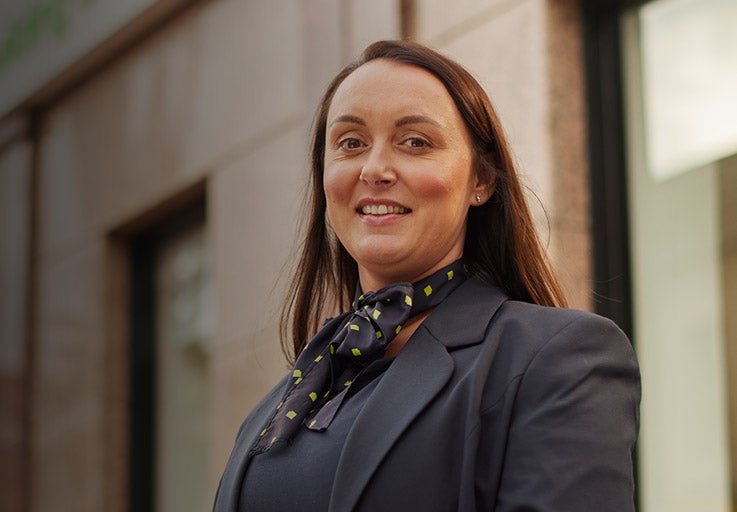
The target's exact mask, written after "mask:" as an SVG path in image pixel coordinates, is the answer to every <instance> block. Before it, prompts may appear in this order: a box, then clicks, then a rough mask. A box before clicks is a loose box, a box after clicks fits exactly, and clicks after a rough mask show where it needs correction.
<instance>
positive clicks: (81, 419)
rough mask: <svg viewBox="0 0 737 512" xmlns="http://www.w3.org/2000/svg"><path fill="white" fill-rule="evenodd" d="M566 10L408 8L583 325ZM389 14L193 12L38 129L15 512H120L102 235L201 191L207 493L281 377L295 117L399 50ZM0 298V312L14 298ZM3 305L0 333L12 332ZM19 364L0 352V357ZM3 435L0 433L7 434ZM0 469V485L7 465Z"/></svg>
mask: <svg viewBox="0 0 737 512" xmlns="http://www.w3.org/2000/svg"><path fill="white" fill-rule="evenodd" d="M575 4H576V2H574V1H573V0H555V1H554V0H549V1H547V2H546V1H543V0H485V1H471V0H463V1H459V2H446V1H441V0H417V1H416V2H415V3H414V16H415V18H414V23H413V24H411V25H412V26H414V30H415V31H416V34H415V35H416V37H417V38H418V39H420V40H421V41H425V42H427V43H430V44H431V45H433V46H435V47H438V48H439V49H441V50H442V51H445V52H447V53H448V54H449V55H451V56H453V57H456V58H458V59H459V60H460V61H461V62H463V63H464V64H466V65H467V66H468V67H469V68H470V69H471V71H472V72H473V73H475V74H476V76H478V77H479V79H480V80H481V81H482V83H483V84H484V85H485V86H486V87H487V89H488V90H489V92H490V94H491V97H492V100H493V101H494V103H495V105H496V106H497V108H498V109H499V112H500V114H501V117H502V120H503V122H504V123H505V125H506V127H507V129H508V131H509V135H510V138H511V141H512V144H513V146H514V149H515V151H516V154H517V156H518V158H519V160H520V165H521V169H522V171H523V174H524V177H525V181H526V183H528V184H529V185H530V187H531V188H532V189H533V190H534V191H535V192H536V193H537V195H539V196H540V198H541V200H542V201H543V203H544V205H545V208H546V210H547V211H548V214H549V216H550V221H551V228H552V232H551V235H550V238H551V242H550V244H551V248H552V251H553V257H554V259H555V262H556V265H557V266H558V268H559V269H560V270H561V271H562V276H563V280H564V284H565V286H566V288H567V290H568V291H569V292H571V298H572V303H573V304H574V305H576V306H579V307H588V305H589V296H588V290H589V289H590V286H589V282H588V280H589V270H588V258H589V254H588V235H587V228H588V224H587V222H588V221H587V219H588V215H587V212H586V211H585V210H586V201H585V196H586V194H585V173H586V169H585V154H584V149H583V148H584V141H583V122H584V121H583V112H582V110H583V108H582V102H583V95H582V92H581V90H582V84H581V56H580V44H581V42H580V34H579V30H580V29H579V26H578V24H579V20H578V17H577V11H576V10H575V8H574V7H575ZM399 6H400V2H399V0H380V1H375V2H373V1H372V2H363V1H360V0H344V1H341V0H302V1H299V2H295V1H294V0H277V1H269V0H259V1H247V2H244V1H239V0H211V1H208V2H200V3H198V4H197V5H196V6H195V7H193V8H189V9H188V10H186V11H185V12H184V13H183V14H182V15H180V16H179V17H178V18H176V19H175V20H174V21H173V22H171V23H169V24H167V25H166V26H164V27H162V28H161V30H159V31H157V32H156V33H155V34H154V35H153V36H151V37H149V38H147V39H146V40H144V41H142V42H141V43H140V44H138V45H136V46H135V47H133V48H132V49H130V50H129V51H127V52H126V53H125V54H124V55H122V56H121V57H120V58H118V59H117V60H116V61H114V62H113V63H111V64H109V65H107V66H106V67H104V68H103V69H101V70H100V72H99V73H98V74H97V75H95V76H94V77H92V78H90V79H88V80H86V81H85V82H84V83H83V84H82V85H80V86H79V87H77V88H75V89H74V90H73V91H71V92H70V93H69V94H67V95H66V96H64V97H62V98H59V99H58V101H57V102H56V103H54V104H53V105H52V106H51V108H49V109H47V110H45V111H44V112H43V115H42V117H41V125H40V127H41V138H40V145H39V148H38V150H39V168H38V172H39V175H38V190H37V193H38V197H39V202H38V207H39V210H38V226H37V232H36V233H37V237H38V246H37V250H36V252H35V253H34V254H32V255H30V256H31V258H32V259H31V260H30V261H32V262H33V265H34V267H35V268H36V270H37V272H36V274H35V281H34V286H35V288H34V293H35V297H36V301H35V304H34V308H33V311H32V314H33V317H34V325H35V326H36V328H35V336H34V340H35V341H34V344H35V354H34V366H33V374H32V377H33V381H32V384H33V385H32V390H33V395H32V396H33V402H32V420H33V421H32V425H33V429H32V431H31V432H30V440H31V445H32V450H31V452H32V454H33V456H32V459H31V461H30V462H31V464H32V477H33V478H32V482H31V484H32V489H31V495H32V498H33V499H32V510H38V511H41V510H51V509H53V510H57V511H66V510H69V511H75V512H77V511H82V512H84V511H90V512H91V511H97V510H110V511H122V510H125V509H126V471H127V466H126V464H127V461H126V454H127V449H128V448H127V444H126V421H127V416H126V410H127V409H126V407H127V405H126V404H127V402H126V400H127V386H128V383H127V376H126V373H125V371H126V364H127V338H126V336H127V332H126V318H127V317H126V314H127V306H126V293H127V274H126V262H125V243H124V237H123V239H121V238H120V237H119V236H117V235H116V236H115V237H111V234H113V233H118V232H119V229H120V228H121V227H125V226H128V227H130V226H136V225H140V224H141V222H144V223H145V218H146V216H147V214H148V213H150V212H152V211H155V210H156V209H157V208H158V207H159V206H160V205H162V204H165V203H167V201H169V200H170V199H171V198H173V197H176V196H177V195H179V194H180V193H181V192H182V191H183V190H187V189H190V188H191V187H193V186H197V184H198V183H203V182H204V183H205V185H204V188H205V191H206V192H205V193H206V196H207V204H208V212H207V216H208V219H207V229H208V231H209V243H210V250H211V255H212V258H211V260H212V276H213V290H214V297H213V300H214V311H215V315H216V321H215V330H214V333H213V337H212V340H211V341H210V344H209V353H208V358H209V362H208V365H209V373H210V382H211V392H212V396H211V403H210V411H211V412H210V418H209V422H210V431H211V436H210V439H211V442H210V447H211V459H210V475H211V476H210V482H209V485H210V489H211V490H212V493H214V490H215V487H216V485H217V480H218V478H219V475H220V472H221V471H222V468H223V466H224V464H225V460H226V458H227V456H228V453H229V451H230V448H231V446H232V442H233V439H234V435H235V433H236V430H237V428H238V425H239V423H240V422H241V420H242V419H243V417H244V416H245V414H246V413H247V411H248V410H249V409H250V408H251V407H252V406H253V405H254V404H255V403H256V402H257V401H258V399H259V398H260V397H261V396H262V395H263V393H264V392H265V391H266V390H267V389H269V388H270V387H271V386H272V385H273V383H274V382H275V381H276V380H277V379H278V378H279V376H280V375H281V374H282V373H283V372H284V370H285V368H286V367H285V363H284V361H283V358H282V356H281V352H280V349H279V345H278V340H277V327H276V325H277V324H276V323H277V313H278V305H279V302H280V298H281V292H282V290H283V286H284V285H285V284H286V281H287V278H286V276H287V275H288V269H289V268H290V265H291V264H292V263H293V258H292V256H293V254H294V252H295V250H296V247H295V234H296V233H297V230H298V225H299V222H300V220H301V219H302V217H303V216H304V213H303V210H302V208H303V204H302V196H303V192H304V189H305V186H306V173H305V169H306V168H307V158H306V147H307V144H308V130H309V127H310V124H311V122H312V115H313V110H314V107H315V106H316V103H317V100H318V98H319V96H320V94H321V93H322V90H323V88H324V87H325V85H326V84H327V82H328V80H329V79H330V78H331V77H332V75H333V74H334V73H335V72H336V71H337V70H338V69H339V68H340V67H341V66H342V65H343V64H344V63H346V62H347V61H348V60H350V59H352V58H353V57H354V56H355V55H356V54H357V53H358V52H359V51H360V49H362V48H363V47H364V46H365V45H366V44H367V43H368V42H370V41H372V40H376V39H380V38H394V37H399V36H400V27H401V26H402V20H401V19H400V16H399V12H400V9H399ZM18 155H20V156H18ZM16 158H20V159H21V160H23V159H26V160H27V159H29V158H30V154H29V150H28V147H27V146H23V147H22V148H20V149H18V150H17V152H13V151H11V150H8V149H7V148H6V149H3V150H2V152H0V180H2V181H1V182H0V185H2V187H3V192H5V191H6V190H10V189H8V188H5V184H6V182H10V183H11V184H12V185H13V186H16V187H19V186H20V187H23V186H24V183H25V182H24V181H23V178H22V177H19V176H18V171H14V170H13V171H11V170H7V171H6V169H16V168H22V167H23V166H25V165H26V164H27V161H26V160H23V161H22V162H20V163H19V162H18V161H16V160H14V159H16ZM8 162H9V163H8ZM19 166H20V167H19ZM582 198H583V199H582ZM4 205H5V203H3V206H4ZM23 207H24V206H23V205H21V206H19V208H20V210H18V211H21V210H22V209H23ZM536 215H537V216H538V218H539V220H540V224H541V226H544V225H545V221H544V215H543V214H542V212H541V210H536ZM141 219H144V220H141ZM3 220H5V219H3ZM136 222H137V223H138V224H136ZM19 223H20V224H21V225H27V224H24V221H23V220H20V221H19ZM2 228H3V233H5V232H8V231H9V230H10V231H12V230H13V229H14V228H13V225H10V224H8V225H7V226H6V224H3V225H2ZM133 229H134V228H133ZM17 236H18V237H20V238H22V237H23V236H25V234H23V233H20V234H18V235H17ZM20 238H18V239H19V240H20ZM18 247H25V245H22V244H20V242H19V245H18ZM8 258H9V256H8V257H6V255H5V253H3V260H2V261H3V265H5V263H6V262H7V261H10V260H9V259H8ZM13 265H15V263H13ZM3 275H4V274H3ZM2 286H3V290H2V292H3V300H4V297H5V296H6V293H8V291H10V292H13V290H15V288H13V287H14V286H16V284H13V283H10V284H8V283H7V282H5V281H4V282H3V283H2ZM18 286H20V285H18ZM4 304H5V303H4V302H3V308H2V310H0V311H1V312H2V315H3V317H2V318H3V329H5V328H6V327H5V325H6V324H5V323H4V320H5V319H6V317H8V318H9V317H10V316H13V315H14V314H15V313H13V312H9V311H10V309H8V308H7V307H6V306H5V305H4ZM13 311H14V310H13ZM9 315H10V316H9ZM8 325H9V324H8ZM14 325H15V324H14ZM12 336H13V337H14V339H21V337H22V335H20V334H17V333H13V334H12ZM19 347H20V348H22V344H18V343H16V344H15V345H6V344H4V345H3V347H2V350H3V355H4V356H5V352H6V351H11V352H12V351H13V350H15V349H16V348H19ZM11 366H12V365H11ZM11 366H8V365H5V363H3V366H2V371H3V374H2V378H3V379H5V378H6V376H8V375H10V376H11V377H12V375H15V373H13V372H15V371H16V370H15V369H14V368H15V367H12V368H11ZM6 367H7V368H6ZM3 383H5V380H3ZM3 400H5V395H3ZM2 406H3V407H6V402H5V401H3V403H2ZM2 428H3V431H2V433H3V435H8V436H10V435H13V434H12V433H13V432H14V431H13V430H12V428H13V426H12V425H10V426H8V425H6V424H5V423H3V424H2ZM8 432H10V433H8ZM3 453H4V452H3ZM0 467H2V471H3V473H2V474H3V475H4V474H5V473H6V472H7V470H6V468H7V467H8V466H7V465H2V464H0ZM3 510H5V508H3ZM10 510H13V509H12V508H11V509H10Z"/></svg>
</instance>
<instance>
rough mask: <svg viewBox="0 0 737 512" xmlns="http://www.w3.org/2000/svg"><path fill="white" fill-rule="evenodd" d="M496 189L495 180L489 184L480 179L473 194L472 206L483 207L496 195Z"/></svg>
mask: <svg viewBox="0 0 737 512" xmlns="http://www.w3.org/2000/svg"><path fill="white" fill-rule="evenodd" d="M494 188H495V184H494V181H493V180H492V182H491V183H488V182H486V181H481V179H479V180H478V181H477V182H476V186H475V187H474V189H473V193H472V194H471V206H481V205H482V204H484V203H486V201H488V200H489V199H491V196H493V195H494Z"/></svg>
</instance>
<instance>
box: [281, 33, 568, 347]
mask: <svg viewBox="0 0 737 512" xmlns="http://www.w3.org/2000/svg"><path fill="white" fill-rule="evenodd" d="M374 59H387V60H391V61H394V62H398V63H403V64H408V65H412V66H417V67H420V68H423V69H425V70H427V71H429V72H430V73H432V74H433V75H435V76H436V77H437V78H438V79H439V80H440V81H441V82H442V83H443V84H444V85H445V88H446V89H447V90H448V93H449V94H450V96H451V98H452V99H453V102H454V103H455V106H456V108H458V111H459V112H460V114H461V117H462V118H463V120H464V122H465V124H466V127H467V129H468V131H469V133H470V134H471V139H472V141H473V142H472V144H473V148H472V149H473V155H474V164H475V170H476V172H477V174H478V176H479V178H480V179H481V181H482V182H485V183H486V184H488V186H489V187H490V189H491V190H493V194H492V196H491V198H490V199H489V200H488V201H486V203H484V204H483V205H480V206H474V207H471V208H469V213H468V224H467V230H466V238H465V243H464V252H463V258H464V260H465V261H466V263H467V264H468V265H469V270H470V272H471V274H472V275H474V276H476V277H478V278H479V279H481V280H482V281H485V282H487V283H490V284H493V285H496V286H498V287H500V288H502V289H503V290H504V291H505V292H506V293H507V294H508V295H509V296H510V297H511V298H512V299H516V300H521V301H525V302H531V303H534V304H540V305H545V306H560V307H564V306H565V305H566V299H565V297H564V295H563V292H562V290H561V288H560V285H559V284H558V281H557V279H556V278H555V275H554V274H553V271H552V269H551V267H550V264H549V262H548V259H547V256H546V254H545V251H544V249H543V247H542V245H541V243H540V239H539V237H538V234H537V231H536V229H535V225H534V223H533V220H532V215H531V214H530V210H529V208H528V206H527V203H526V201H525V197H524V192H523V189H522V185H521V184H520V180H519V177H518V176H517V171H516V169H515V166H514V161H513V159H512V155H511V151H510V149H509V145H508V143H507V140H506V137H505V135H504V132H503V130H502V127H501V124H500V122H499V119H498V117H497V115H496V113H495V112H494V109H493V107H492V105H491V102H490V101H489V98H488V96H487V95H486V93H485V92H484V90H483V88H482V87H481V85H479V83H478V82H477V81H476V80H475V79H474V78H473V76H471V74H470V73H469V72H468V71H466V69H464V68H463V67H462V66H461V65H460V64H458V63H457V62H454V61H452V60H450V59H449V58H447V57H444V56H443V55H440V54H439V53H437V52H435V51H433V50H431V49H429V48H427V47H425V46H422V45H420V44H418V43H415V42H411V41H379V42H376V43H373V44H371V45H370V46H368V47H367V48H366V49H365V50H364V51H363V53H362V54H361V57H360V58H359V59H358V60H356V61H354V62H353V63H351V64H349V65H348V66H346V67H345V68H343V70H342V71H340V73H338V75H337V76H336V77H335V78H334V79H333V81H332V82H331V83H330V85H329V86H328V88H327V90H326V92H325V95H324V96H323V98H322V101H321V102H320V106H319V108H318V111H317V114H316V118H315V125H314V131H313V138H312V151H311V161H312V169H311V187H310V196H309V203H310V212H309V217H308V220H307V227H306V233H305V240H304V245H303V246H302V253H301V257H300V260H299V264H298V266H297V269H296V272H295V274H294V277H293V279H292V283H291V286H290V288H289V293H288V296H287V300H286V301H285V304H284V308H283V310H282V319H281V324H280V334H281V340H282V349H283V350H284V352H285V355H287V358H288V359H290V360H293V358H294V357H296V355H297V354H299V352H300V351H301V350H302V347H304V345H305V343H306V342H307V341H308V340H309V337H311V336H312V335H313V334H314V333H315V332H317V330H318V328H319V326H320V323H321V322H322V321H323V319H324V317H325V316H326V315H329V314H333V313H335V312H336V311H337V310H345V309H346V308H348V307H349V304H350V301H351V299H352V296H353V293H354V292H355V289H356V284H357V282H358V267H357V264H356V262H355V261H354V260H353V258H352V257H351V256H350V255H349V254H348V252H347V251H346V250H345V248H344V247H343V245H342V244H341V243H340V241H339V240H338V239H337V237H336V236H335V233H334V232H333V231H332V229H331V228H330V227H329V225H328V223H327V220H326V216H325V209H326V200H325V194H324V192H323V168H324V156H325V138H326V133H325V132H326V126H327V114H328V109H329V108H330V103H331V102H332V99H333V96H334V95H335V91H336V90H337V89H338V87H339V86H340V84H341V83H343V80H345V79H346V77H348V75H350V74H351V73H352V72H353V71H355V70H356V69H358V68H359V67H360V66H362V65H363V64H365V63H367V62H369V61H371V60H374ZM290 331H291V332H290ZM289 334H291V336H289Z"/></svg>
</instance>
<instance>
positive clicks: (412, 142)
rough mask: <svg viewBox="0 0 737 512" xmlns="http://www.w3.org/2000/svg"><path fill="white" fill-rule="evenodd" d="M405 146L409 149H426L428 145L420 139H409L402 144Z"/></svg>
mask: <svg viewBox="0 0 737 512" xmlns="http://www.w3.org/2000/svg"><path fill="white" fill-rule="evenodd" d="M402 144H404V145H405V146H409V147H410V148H428V147H430V143H429V142H428V141H426V140H425V139H423V138H421V137H409V138H408V139H405V140H404V142H402Z"/></svg>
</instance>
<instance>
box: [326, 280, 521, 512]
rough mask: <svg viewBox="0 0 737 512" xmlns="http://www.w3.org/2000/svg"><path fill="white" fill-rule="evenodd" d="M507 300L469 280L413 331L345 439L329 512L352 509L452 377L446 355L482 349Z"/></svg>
mask: <svg viewBox="0 0 737 512" xmlns="http://www.w3.org/2000/svg"><path fill="white" fill-rule="evenodd" d="M506 299H507V297H506V295H505V294H504V293H503V292H502V291H501V290H499V289H498V288H490V287H488V286H486V285H483V284H482V283H480V282H479V281H477V280H475V279H469V280H468V281H467V282H465V283H463V285H461V286H460V287H459V288H458V290H456V291H455V292H454V293H453V294H451V295H450V296H449V297H448V298H447V299H445V301H443V303H442V304H440V305H439V306H438V307H437V308H436V309H435V311H433V312H432V313H431V314H430V316H429V317H428V318H427V319H426V320H425V321H424V322H423V323H422V325H421V326H420V327H419V328H418V329H417V331H415V333H414V334H413V335H412V337H411V338H410V340H409V341H408V342H407V344H406V345H405V346H404V348H403V349H402V351H401V352H400V353H399V355H398V356H397V358H396V359H395V360H394V362H393V363H392V365H391V366H390V367H389V369H388V370H387V371H386V374H385V375H384V376H383V377H382V379H381V382H379V384H378V386H377V387H376V389H375V390H374V392H373V394H372V395H371V397H370V398H369V399H368V401H367V402H366V405H364V407H363V409H362V410H361V412H360V413H359V415H358V416H357V417H356V420H355V422H354V424H353V428H352V429H351V431H350V432H349V434H348V437H347V438H346V442H345V445H344V447H343V452H342V453H341V456H340V460H339V462H338V467H337V470H336V476H335V482H333V494H332V496H331V500H330V508H329V510H330V511H342V510H353V509H354V508H355V506H356V504H357V502H358V499H359V498H360V496H361V493H362V492H363V490H364V488H365V487H366V485H367V484H368V482H369V480H370V479H371V476H372V475H373V474H374V472H375V471H376V469H377V468H378V466H379V464H380V463H381V461H382V460H383V459H384V457H385V456H386V454H387V453H388V452H389V450H391V448H392V446H393V445H394V443H395V442H396V441H397V439H398V438H399V436H400V435H401V434H402V433H403V432H404V431H405V430H406V429H407V428H408V427H409V426H410V424H411V423H412V422H413V421H414V419H415V418H416V417H417V416H418V415H419V414H420V413H421V412H422V411H423V410H424V409H425V408H426V407H427V405H428V404H429V403H430V401H431V400H432V399H433V398H434V397H435V396H436V395H437V394H438V393H439V392H440V391H441V390H442V388H443V387H444V386H445V384H446V383H447V382H448V380H449V379H450V377H451V375H452V374H453V371H454V368H455V366H454V363H453V359H452V357H451V356H450V355H449V353H448V351H449V350H451V349H453V348H459V347H461V346H467V345H471V344H477V343H480V342H481V341H482V340H483V337H484V332H485V331H486V328H487V326H488V324H489V321H490V320H491V318H492V317H493V316H494V314H495V313H496V311H497V310H498V309H499V306H501V304H502V303H503V302H504V301H505V300H506ZM399 390H401V392H400V391H399ZM377 432H378V433H380V435H377Z"/></svg>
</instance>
